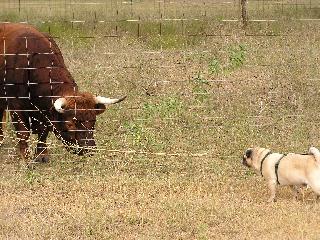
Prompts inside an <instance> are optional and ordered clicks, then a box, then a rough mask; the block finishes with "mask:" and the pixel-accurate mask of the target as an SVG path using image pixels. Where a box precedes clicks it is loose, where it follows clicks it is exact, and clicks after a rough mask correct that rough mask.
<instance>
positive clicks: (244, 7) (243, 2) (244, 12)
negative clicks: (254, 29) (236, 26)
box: [240, 0, 248, 28]
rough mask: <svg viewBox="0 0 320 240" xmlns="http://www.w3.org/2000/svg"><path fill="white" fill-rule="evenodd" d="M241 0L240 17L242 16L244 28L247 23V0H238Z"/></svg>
mask: <svg viewBox="0 0 320 240" xmlns="http://www.w3.org/2000/svg"><path fill="white" fill-rule="evenodd" d="M240 1H241V17H242V24H243V28H246V27H247V25H248V9H247V4H248V1H247V0H240Z"/></svg>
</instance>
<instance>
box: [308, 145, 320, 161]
mask: <svg viewBox="0 0 320 240" xmlns="http://www.w3.org/2000/svg"><path fill="white" fill-rule="evenodd" d="M309 154H312V155H313V156H314V158H315V159H316V162H317V163H318V164H320V151H319V149H318V148H315V147H310V148H309Z"/></svg>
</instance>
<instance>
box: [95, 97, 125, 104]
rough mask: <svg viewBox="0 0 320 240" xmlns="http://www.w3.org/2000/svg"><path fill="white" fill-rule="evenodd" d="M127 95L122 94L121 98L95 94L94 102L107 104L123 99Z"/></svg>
mask: <svg viewBox="0 0 320 240" xmlns="http://www.w3.org/2000/svg"><path fill="white" fill-rule="evenodd" d="M126 97H127V96H124V97H122V98H106V97H101V96H97V97H95V100H96V103H97V104H105V105H109V104H114V103H118V102H121V101H123V100H124V99H125V98H126Z"/></svg>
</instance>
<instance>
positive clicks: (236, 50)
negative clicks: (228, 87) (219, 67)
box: [228, 44, 246, 71]
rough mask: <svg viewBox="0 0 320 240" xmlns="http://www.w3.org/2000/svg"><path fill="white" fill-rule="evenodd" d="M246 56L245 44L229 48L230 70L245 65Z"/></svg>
mask: <svg viewBox="0 0 320 240" xmlns="http://www.w3.org/2000/svg"><path fill="white" fill-rule="evenodd" d="M245 57H246V48H245V46H244V45H243V44H239V45H238V46H232V47H230V48H229V66H228V69H229V70H231V71H232V70H235V69H238V68H239V67H241V66H243V64H244V61H245Z"/></svg>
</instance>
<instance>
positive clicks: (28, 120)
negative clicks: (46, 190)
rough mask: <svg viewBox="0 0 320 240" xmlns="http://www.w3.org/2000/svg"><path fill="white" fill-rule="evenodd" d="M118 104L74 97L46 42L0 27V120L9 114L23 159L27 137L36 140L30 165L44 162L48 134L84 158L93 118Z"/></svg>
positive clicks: (26, 28) (23, 28) (15, 27)
mask: <svg viewBox="0 0 320 240" xmlns="http://www.w3.org/2000/svg"><path fill="white" fill-rule="evenodd" d="M124 98H125V97H122V98H119V99H112V98H106V97H101V96H94V95H93V94H91V93H87V92H80V91H79V90H78V86H77V84H76V83H75V81H74V79H73V77H72V76H71V74H70V72H69V71H68V69H67V67H66V65H65V63H64V59H63V56H62V54H61V51H60V49H59V47H58V45H57V44H56V42H55V41H54V39H53V38H52V37H50V36H49V35H47V34H45V33H41V32H39V31H38V30H36V29H35V28H34V27H32V26H30V25H26V24H12V23H3V24H0V119H3V116H4V114H5V111H9V112H10V116H11V119H12V122H13V125H14V128H15V131H16V135H17V138H18V142H19V150H20V155H21V156H22V158H23V159H26V158H28V156H29V151H28V139H29V137H30V133H34V134H37V135H38V143H37V147H36V151H35V154H36V157H35V160H36V161H41V162H45V161H48V150H47V145H46V139H47V136H48V134H49V132H50V131H51V132H54V134H55V136H56V137H58V138H59V139H60V140H61V141H62V142H63V144H64V145H65V146H66V147H67V148H68V149H70V150H71V151H72V152H73V153H76V154H79V155H83V154H84V153H85V152H88V149H91V148H94V147H95V141H94V137H93V132H94V126H95V122H96V116H97V115H98V114H101V113H103V112H104V111H105V109H106V105H109V104H114V103H118V102H121V101H122V100H124ZM2 140H3V126H2V125H1V124H0V142H1V141H2Z"/></svg>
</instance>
